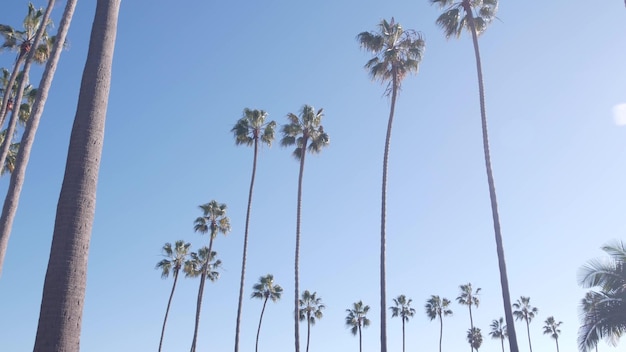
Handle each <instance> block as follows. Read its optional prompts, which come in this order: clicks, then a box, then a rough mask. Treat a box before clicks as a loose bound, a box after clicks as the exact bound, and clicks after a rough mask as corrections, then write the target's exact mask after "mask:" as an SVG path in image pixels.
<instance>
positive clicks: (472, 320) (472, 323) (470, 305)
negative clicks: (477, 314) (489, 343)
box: [468, 298, 474, 352]
mask: <svg viewBox="0 0 626 352" xmlns="http://www.w3.org/2000/svg"><path fill="white" fill-rule="evenodd" d="M468 307H469V314H470V328H471V329H472V330H474V319H473V318H472V300H471V298H470V304H469V306H468ZM470 349H471V351H472V352H474V346H472V344H471V343H470Z"/></svg>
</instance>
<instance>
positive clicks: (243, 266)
mask: <svg viewBox="0 0 626 352" xmlns="http://www.w3.org/2000/svg"><path fill="white" fill-rule="evenodd" d="M255 137H256V135H255ZM258 149H259V140H258V137H256V138H255V139H254V158H253V159H252V177H251V178H250V191H249V193H248V210H247V212H246V229H245V232H244V236H243V255H242V259H241V281H240V283H239V303H238V305H237V324H236V327H235V352H239V329H240V326H241V311H242V307H243V287H244V281H245V277H246V259H247V256H248V230H249V226H250V213H251V211H252V191H253V190H254V179H255V176H256V160H257V155H258Z"/></svg>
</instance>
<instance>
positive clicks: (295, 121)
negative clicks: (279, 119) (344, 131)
mask: <svg viewBox="0 0 626 352" xmlns="http://www.w3.org/2000/svg"><path fill="white" fill-rule="evenodd" d="M323 117H324V110H323V109H319V110H317V111H315V108H313V107H312V106H310V105H304V106H303V107H302V109H301V110H300V115H299V116H298V115H296V114H293V113H289V114H287V120H288V123H287V124H286V125H283V126H282V133H283V138H282V139H281V140H280V144H281V145H282V146H283V147H290V146H293V145H295V146H296V148H295V149H294V151H293V156H294V157H295V158H296V159H298V160H300V159H301V158H302V155H303V151H304V149H306V150H307V151H308V152H310V153H314V154H315V153H319V152H320V151H321V150H322V148H323V147H326V146H327V145H328V144H329V143H330V137H329V136H328V134H327V133H326V132H324V127H323V126H322V118H323Z"/></svg>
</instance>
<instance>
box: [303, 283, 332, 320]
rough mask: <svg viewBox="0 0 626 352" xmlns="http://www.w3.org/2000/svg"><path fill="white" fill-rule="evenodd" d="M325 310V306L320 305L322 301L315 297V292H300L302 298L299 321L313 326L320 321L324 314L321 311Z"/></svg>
mask: <svg viewBox="0 0 626 352" xmlns="http://www.w3.org/2000/svg"><path fill="white" fill-rule="evenodd" d="M324 309H326V306H325V305H324V304H322V299H321V298H319V297H317V292H313V293H311V292H309V290H305V291H304V292H302V298H301V299H300V310H299V311H298V312H299V314H300V321H304V320H306V321H308V322H309V323H310V324H311V325H315V322H316V321H317V320H319V319H322V317H323V316H324V313H323V312H322V310H324Z"/></svg>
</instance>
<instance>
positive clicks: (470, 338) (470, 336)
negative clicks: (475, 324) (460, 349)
mask: <svg viewBox="0 0 626 352" xmlns="http://www.w3.org/2000/svg"><path fill="white" fill-rule="evenodd" d="M467 342H469V344H470V346H472V350H474V349H475V350H476V351H478V349H479V348H480V346H481V345H482V344H483V334H482V333H481V332H480V329H479V328H471V329H469V330H467Z"/></svg>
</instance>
